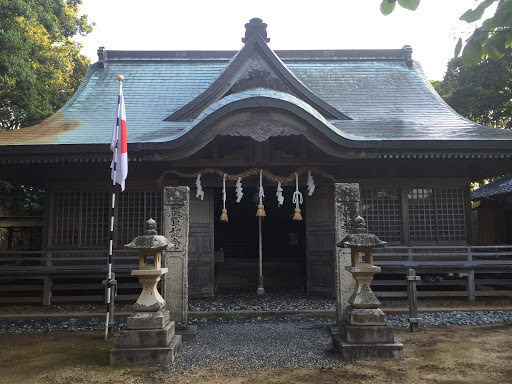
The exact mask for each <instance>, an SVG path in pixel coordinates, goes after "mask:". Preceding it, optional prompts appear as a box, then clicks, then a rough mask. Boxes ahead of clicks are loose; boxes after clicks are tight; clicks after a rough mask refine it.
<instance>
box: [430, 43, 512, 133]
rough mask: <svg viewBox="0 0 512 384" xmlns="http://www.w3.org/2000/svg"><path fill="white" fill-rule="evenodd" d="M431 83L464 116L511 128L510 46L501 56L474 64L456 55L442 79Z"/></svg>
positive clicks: (497, 126) (511, 68)
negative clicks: (500, 57) (469, 63)
mask: <svg viewBox="0 0 512 384" xmlns="http://www.w3.org/2000/svg"><path fill="white" fill-rule="evenodd" d="M432 84H433V86H434V88H435V89H436V91H437V92H438V93H439V94H440V95H441V97H442V98H443V99H444V100H445V101H446V102H447V103H448V104H449V105H450V106H451V107H452V108H453V109H455V110H456V111H457V112H458V113H460V114H461V115H462V116H464V117H466V118H468V119H470V120H473V121H476V122H477V123H480V124H485V125H489V126H492V127H496V128H508V129H512V121H511V117H512V102H511V98H512V50H510V49H508V50H507V51H506V53H505V55H504V56H503V58H502V59H501V60H498V61H495V60H489V59H487V60H484V61H482V62H481V63H479V64H477V65H475V66H472V67H470V66H468V65H466V64H464V62H463V59H461V58H460V57H457V58H453V59H451V60H450V62H449V63H448V67H447V71H446V74H445V76H444V78H443V81H440V82H433V83H432Z"/></svg>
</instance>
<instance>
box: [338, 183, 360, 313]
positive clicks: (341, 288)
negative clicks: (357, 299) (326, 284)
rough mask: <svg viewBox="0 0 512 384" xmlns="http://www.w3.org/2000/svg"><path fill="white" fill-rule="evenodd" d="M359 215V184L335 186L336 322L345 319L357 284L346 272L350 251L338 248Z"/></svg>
mask: <svg viewBox="0 0 512 384" xmlns="http://www.w3.org/2000/svg"><path fill="white" fill-rule="evenodd" d="M358 214H359V184H357V183H336V184H334V220H335V222H334V232H335V236H334V243H335V246H334V249H335V250H336V251H335V252H336V299H337V303H336V322H337V323H339V321H340V320H342V319H343V310H344V309H345V307H346V306H347V305H348V304H349V303H348V299H349V298H350V296H351V295H352V293H353V292H354V289H355V287H356V282H355V280H354V278H353V277H352V274H351V273H350V272H349V271H347V270H345V267H346V266H350V265H351V261H350V249H347V248H345V249H344V248H339V247H336V244H338V243H339V242H340V241H341V240H342V239H343V238H344V237H345V236H346V235H347V234H348V233H349V229H350V226H351V225H352V223H353V221H354V219H355V218H356V217H357V216H358Z"/></svg>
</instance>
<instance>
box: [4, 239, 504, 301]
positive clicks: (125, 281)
mask: <svg viewBox="0 0 512 384" xmlns="http://www.w3.org/2000/svg"><path fill="white" fill-rule="evenodd" d="M106 260H107V251H104V250H90V249H89V250H78V251H77V250H75V251H66V250H58V251H25V252H20V251H9V252H2V253H0V303H42V304H44V305H49V304H50V303H62V302H66V303H75V302H97V303H98V302H102V301H103V300H104V285H103V284H102V280H104V279H105V276H106V272H107V265H106ZM113 261H114V263H113V264H114V268H113V272H115V273H116V279H117V281H118V296H117V299H116V300H117V301H135V300H136V298H137V297H138V296H139V293H140V285H139V284H138V281H137V279H135V278H133V277H131V275H130V272H131V270H133V269H136V268H137V267H138V257H137V253H136V252H130V251H124V250H119V251H114V256H113ZM374 262H375V265H378V266H380V267H382V273H380V274H378V275H377V276H376V278H375V280H374V282H373V283H372V287H373V289H374V290H375V292H376V294H377V296H380V297H405V296H406V295H407V289H406V287H407V281H406V274H407V269H408V268H414V269H415V270H416V273H417V274H418V275H420V276H421V277H422V279H421V281H419V282H418V296H419V297H425V296H433V297H436V296H437V297H441V296H462V297H468V298H469V299H470V300H474V299H475V297H476V296H512V245H507V246H436V247H432V246H415V247H406V246H396V247H395V246H393V247H387V248H382V249H378V250H377V249H376V250H375V252H374Z"/></svg>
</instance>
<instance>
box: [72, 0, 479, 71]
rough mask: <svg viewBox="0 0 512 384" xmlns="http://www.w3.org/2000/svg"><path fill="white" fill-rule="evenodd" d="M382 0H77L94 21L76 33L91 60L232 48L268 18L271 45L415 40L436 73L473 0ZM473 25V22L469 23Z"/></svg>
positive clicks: (416, 54)
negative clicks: (387, 10) (413, 4)
mask: <svg viewBox="0 0 512 384" xmlns="http://www.w3.org/2000/svg"><path fill="white" fill-rule="evenodd" d="M380 3H381V0H330V1H327V0H314V1H300V0H295V1H288V0H259V1H243V0H217V1H211V0H210V1H206V0H189V1H183V0H181V1H172V0H144V1H141V0H83V4H82V8H81V13H84V14H87V15H89V21H91V22H95V23H96V26H95V28H94V31H93V32H92V33H91V34H90V35H89V36H87V37H85V38H83V39H80V41H81V42H82V44H84V50H83V53H84V54H85V55H87V56H89V57H90V59H91V61H92V62H95V61H97V55H96V51H97V49H98V47H100V46H105V48H106V49H107V50H108V49H112V50H238V49H240V48H241V47H242V42H241V38H242V37H243V35H244V32H245V27H244V25H245V23H247V22H248V21H249V20H250V19H251V18H253V17H259V18H261V19H263V21H264V22H265V23H267V24H268V27H267V32H268V37H269V38H270V39H271V41H270V44H269V45H270V48H272V49H274V50H277V49H383V48H384V49H385V48H392V49H396V48H401V47H402V46H403V45H406V44H408V45H411V46H412V47H413V59H414V60H418V61H420V62H421V64H422V67H423V69H424V71H425V72H426V74H427V77H428V78H429V79H431V80H441V79H442V77H443V75H444V73H445V70H446V64H447V62H448V60H450V58H451V57H452V56H453V50H454V48H455V44H456V40H457V39H458V37H459V36H463V37H467V36H468V32H469V31H470V30H471V26H469V25H468V24H467V23H465V22H461V21H459V20H458V19H459V17H460V16H461V15H462V14H463V13H464V12H465V11H466V10H467V9H468V8H474V7H475V6H476V4H477V3H476V2H475V0H422V2H421V4H420V6H419V8H418V9H417V10H416V11H415V12H411V11H407V10H405V9H401V8H400V7H398V6H397V9H396V10H395V11H394V12H393V13H392V14H391V15H389V16H383V15H382V14H381V13H380V10H379V6H380ZM473 28H474V26H473Z"/></svg>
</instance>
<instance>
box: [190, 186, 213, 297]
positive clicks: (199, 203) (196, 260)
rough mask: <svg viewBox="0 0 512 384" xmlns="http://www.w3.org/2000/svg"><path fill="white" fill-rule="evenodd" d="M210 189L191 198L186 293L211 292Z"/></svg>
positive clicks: (211, 223) (211, 237) (211, 215)
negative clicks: (199, 195) (199, 196)
mask: <svg viewBox="0 0 512 384" xmlns="http://www.w3.org/2000/svg"><path fill="white" fill-rule="evenodd" d="M212 192H213V191H211V190H205V191H204V200H200V199H197V198H196V197H195V196H191V198H190V227H189V233H188V296H189V297H190V298H197V297H209V296H213V295H214V264H213V262H214V260H213V193H212Z"/></svg>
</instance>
